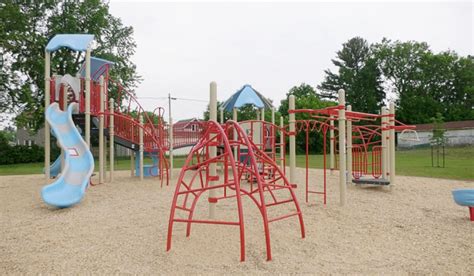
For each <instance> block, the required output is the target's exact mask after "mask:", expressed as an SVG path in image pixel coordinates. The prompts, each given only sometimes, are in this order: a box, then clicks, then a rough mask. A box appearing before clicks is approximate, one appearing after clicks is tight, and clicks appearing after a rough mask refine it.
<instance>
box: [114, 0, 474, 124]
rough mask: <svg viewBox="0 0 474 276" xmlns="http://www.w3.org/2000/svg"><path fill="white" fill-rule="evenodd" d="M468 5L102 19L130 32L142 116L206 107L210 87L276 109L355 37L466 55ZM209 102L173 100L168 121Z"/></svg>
mask: <svg viewBox="0 0 474 276" xmlns="http://www.w3.org/2000/svg"><path fill="white" fill-rule="evenodd" d="M473 9H474V8H473V4H472V2H471V1H464V2H454V1H451V2H442V3H439V2H437V3H430V2H420V3H412V2H399V3H375V2H362V3H355V2H350V3H343V2H337V3H322V2H319V3H149V2H145V3H137V2H115V1H112V2H111V3H110V12H111V13H112V14H113V15H114V16H118V17H120V18H122V20H123V23H124V24H126V25H130V26H133V28H134V30H135V40H136V42H137V44H138V47H137V49H136V54H135V56H134V57H133V61H134V62H135V64H136V65H137V68H138V73H139V74H140V75H141V76H143V79H144V80H143V82H142V83H141V84H140V86H139V87H138V89H137V90H136V94H137V96H138V97H139V98H142V99H141V100H140V102H141V103H142V104H143V106H144V107H145V108H146V109H150V110H152V109H153V108H154V107H155V106H157V105H161V106H165V107H167V101H166V100H164V99H161V100H159V99H158V100H152V99H143V97H155V98H160V97H167V95H168V93H171V94H172V96H173V97H180V98H191V99H198V100H203V101H207V100H208V97H209V83H210V82H211V81H216V82H217V88H218V90H217V93H218V99H219V100H221V101H223V100H226V99H227V98H228V97H229V96H230V95H231V94H233V93H234V92H236V91H237V90H238V89H239V88H241V87H242V86H243V85H244V84H251V85H252V86H253V87H254V88H255V89H256V90H258V91H259V92H261V93H262V94H263V95H265V96H266V97H268V98H270V99H272V100H273V101H274V103H275V105H276V106H279V103H280V100H281V99H283V98H284V97H285V94H286V92H288V90H289V89H290V88H291V87H293V86H295V85H299V84H301V83H302V82H304V83H308V84H310V85H312V86H316V85H317V84H319V83H320V82H321V81H322V80H323V78H324V72H323V71H324V70H325V69H327V68H333V67H332V64H331V59H332V58H334V57H335V53H336V51H338V50H339V49H340V48H341V45H342V43H344V42H346V41H347V40H348V39H350V38H352V37H354V36H361V37H363V38H365V39H367V40H368V41H369V42H370V43H373V42H379V41H380V40H381V39H382V38H383V37H387V38H390V39H392V40H397V39H398V40H402V41H406V40H417V41H426V42H427V43H428V44H429V45H430V46H431V49H432V50H433V51H435V52H439V51H444V50H448V49H450V50H454V51H456V52H457V53H459V54H460V55H464V56H466V55H468V54H473V45H474V42H473ZM206 104H207V102H202V101H201V102H198V101H194V102H193V101H184V100H178V101H174V102H173V108H172V112H173V118H174V121H176V120H179V119H185V118H191V117H202V112H203V110H204V109H205V107H206Z"/></svg>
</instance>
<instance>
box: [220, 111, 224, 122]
mask: <svg viewBox="0 0 474 276" xmlns="http://www.w3.org/2000/svg"><path fill="white" fill-rule="evenodd" d="M219 111H220V116H221V124H223V123H224V109H222V107H221V108H219Z"/></svg>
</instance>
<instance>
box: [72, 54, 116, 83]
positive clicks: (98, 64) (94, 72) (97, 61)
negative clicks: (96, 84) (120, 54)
mask: <svg viewBox="0 0 474 276" xmlns="http://www.w3.org/2000/svg"><path fill="white" fill-rule="evenodd" d="M113 65H114V63H113V62H112V61H109V60H106V59H102V58H98V57H91V79H92V80H94V81H97V80H99V78H100V76H102V75H103V74H104V73H105V72H106V70H107V69H110V67H112V66H113ZM79 74H81V77H83V78H85V76H86V63H85V62H84V63H83V64H82V66H81V69H80V70H79Z"/></svg>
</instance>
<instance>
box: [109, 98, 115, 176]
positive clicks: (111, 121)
mask: <svg viewBox="0 0 474 276" xmlns="http://www.w3.org/2000/svg"><path fill="white" fill-rule="evenodd" d="M109 112H110V117H109V142H110V154H109V159H110V168H109V170H110V182H113V181H114V169H115V168H114V161H115V160H114V159H115V150H114V148H115V141H114V140H115V139H114V135H115V133H114V112H115V111H114V99H110V100H109Z"/></svg>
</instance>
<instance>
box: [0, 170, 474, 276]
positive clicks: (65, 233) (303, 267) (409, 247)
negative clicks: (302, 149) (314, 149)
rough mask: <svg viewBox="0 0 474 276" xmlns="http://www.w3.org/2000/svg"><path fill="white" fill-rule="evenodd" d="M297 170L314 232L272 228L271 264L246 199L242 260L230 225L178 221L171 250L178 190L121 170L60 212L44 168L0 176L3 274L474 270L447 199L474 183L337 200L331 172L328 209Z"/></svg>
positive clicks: (461, 212)
mask: <svg viewBox="0 0 474 276" xmlns="http://www.w3.org/2000/svg"><path fill="white" fill-rule="evenodd" d="M298 173H299V175H298V177H299V178H298V183H300V184H299V186H298V188H297V189H296V193H297V196H298V199H299V201H300V204H301V207H302V210H303V214H304V220H305V226H306V238H305V239H301V236H300V233H299V226H298V221H297V219H296V217H292V218H289V219H286V220H282V221H279V222H275V223H272V224H271V225H270V231H271V239H272V251H273V252H272V253H273V260H272V261H270V262H267V261H266V258H265V244H264V235H263V227H262V224H261V216H260V214H259V212H258V209H257V208H256V207H255V206H254V205H253V203H252V202H251V201H250V200H249V199H245V200H244V216H245V230H246V232H245V234H246V255H247V256H246V257H247V258H246V261H245V262H240V251H239V238H238V237H239V232H238V228H237V227H233V226H222V225H195V226H193V228H192V233H191V237H190V238H186V237H185V227H184V225H182V224H175V230H174V236H173V246H172V249H171V251H170V252H166V251H165V246H166V234H167V227H168V219H169V210H170V204H171V199H172V196H173V192H174V188H173V187H174V185H171V186H169V187H164V188H160V186H159V181H158V180H156V179H147V180H145V181H143V182H140V181H139V180H138V179H136V178H131V177H130V176H129V172H125V171H122V172H117V173H116V177H115V179H116V180H115V181H114V183H106V184H104V185H99V186H94V187H91V188H89V189H88V191H87V194H86V197H85V198H84V200H83V201H82V202H81V203H80V204H79V205H77V206H75V207H73V208H68V209H61V210H60V209H54V208H51V207H48V206H46V205H45V204H44V203H43V202H42V201H41V198H40V189H41V187H42V186H43V185H44V178H43V176H42V175H27V176H3V177H0V225H1V228H0V234H1V239H0V274H39V273H42V274H51V273H55V274H65V273H68V274H84V273H93V274H112V273H114V274H115V273H130V274H190V273H205V274H233V273H236V274H262V273H267V274H290V273H291V274H303V273H309V274H316V273H317V274H321V273H324V274H328V273H331V274H334V273H335V274H381V273H384V274H428V273H434V274H438V275H441V274H447V273H449V274H464V275H473V274H474V223H472V222H470V221H469V218H468V209H467V208H465V207H460V206H457V205H456V204H455V203H454V202H453V200H452V196H451V190H452V189H453V188H461V187H471V188H473V187H474V182H468V181H452V180H441V179H432V178H420V177H403V176H399V177H398V179H397V180H398V183H397V185H396V186H394V187H393V188H392V189H391V190H389V189H383V188H374V187H371V188H369V187H366V188H361V187H354V186H350V187H348V189H347V201H348V203H347V205H346V206H345V207H340V206H339V205H338V195H339V192H338V189H337V187H338V180H337V176H336V175H334V176H329V178H328V204H327V205H326V206H324V205H323V204H322V198H321V196H318V195H312V196H311V198H310V202H309V203H305V202H304V185H303V183H304V182H303V181H304V170H302V169H298ZM175 174H177V172H175ZM321 175H322V171H321V170H311V174H310V179H312V180H313V181H312V182H314V183H313V184H312V186H314V187H318V188H319V189H321V180H320V179H321ZM171 183H172V184H174V183H173V182H171ZM201 203H202V204H198V207H197V208H198V209H199V210H200V211H199V212H198V214H204V217H205V214H207V206H206V205H207V201H206V200H203V201H202V202H201ZM279 207H280V206H279ZM276 210H277V211H276V212H277V213H278V212H283V211H287V210H288V208H287V207H285V206H282V208H279V209H276ZM217 214H218V217H220V218H226V219H231V218H234V217H235V215H236V212H235V201H234V200H231V199H229V200H223V201H219V203H218V204H217Z"/></svg>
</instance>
